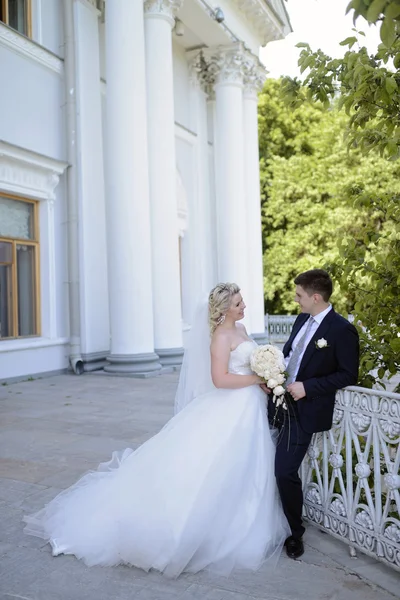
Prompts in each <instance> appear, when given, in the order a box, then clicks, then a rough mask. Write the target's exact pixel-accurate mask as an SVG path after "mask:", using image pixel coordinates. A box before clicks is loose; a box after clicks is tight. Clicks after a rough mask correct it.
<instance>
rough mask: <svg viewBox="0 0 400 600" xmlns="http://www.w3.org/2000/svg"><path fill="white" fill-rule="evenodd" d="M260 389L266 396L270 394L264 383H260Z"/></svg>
mask: <svg viewBox="0 0 400 600" xmlns="http://www.w3.org/2000/svg"><path fill="white" fill-rule="evenodd" d="M260 388H261V389H262V390H264V392H265V393H266V394H270V393H271V391H272V390H270V388H269V387H268V386H267V385H266V384H265V383H260Z"/></svg>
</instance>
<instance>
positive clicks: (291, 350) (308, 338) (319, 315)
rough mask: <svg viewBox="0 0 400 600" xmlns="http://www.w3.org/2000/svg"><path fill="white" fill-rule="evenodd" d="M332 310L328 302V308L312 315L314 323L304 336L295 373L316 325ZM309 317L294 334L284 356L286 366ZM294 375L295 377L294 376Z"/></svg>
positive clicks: (315, 329) (316, 327)
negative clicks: (304, 340) (302, 347)
mask: <svg viewBox="0 0 400 600" xmlns="http://www.w3.org/2000/svg"><path fill="white" fill-rule="evenodd" d="M330 310H332V305H331V304H330V305H329V306H328V308H326V309H325V310H323V311H322V312H320V313H318V314H317V315H315V317H314V323H313V324H312V326H311V327H310V331H309V332H308V335H307V338H306V342H305V344H304V349H303V352H302V353H301V354H300V355H299V358H298V361H297V365H296V371H295V373H296V375H297V373H298V371H299V368H300V364H301V361H302V360H303V356H304V352H305V351H306V349H307V346H308V344H309V343H310V340H311V339H312V337H313V335H314V333H315V332H316V331H317V329H318V327H319V326H320V325H321V323H322V321H323V320H324V318H325V317H326V315H327V314H328V312H329V311H330ZM308 321H309V319H307V321H305V323H304V324H303V326H302V328H301V329H300V331H299V332H298V334H297V335H296V337H295V338H294V340H293V342H292V347H291V349H290V352H289V354H288V355H287V357H286V358H285V364H286V366H288V363H289V360H290V357H291V356H292V353H293V350H294V349H295V348H296V346H297V344H298V343H299V341H300V340H301V338H302V337H303V334H304V332H305V330H306V328H307V323H308ZM296 375H295V378H296Z"/></svg>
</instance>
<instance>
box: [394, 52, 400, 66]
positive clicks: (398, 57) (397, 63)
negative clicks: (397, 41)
mask: <svg viewBox="0 0 400 600" xmlns="http://www.w3.org/2000/svg"><path fill="white" fill-rule="evenodd" d="M393 65H394V68H395V69H400V52H398V53H397V54H396V56H395V57H394V59H393Z"/></svg>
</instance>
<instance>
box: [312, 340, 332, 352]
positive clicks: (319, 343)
mask: <svg viewBox="0 0 400 600" xmlns="http://www.w3.org/2000/svg"><path fill="white" fill-rule="evenodd" d="M315 347H316V348H317V349H318V350H322V348H328V347H329V346H328V342H327V341H326V339H325V338H320V339H319V340H317V341H316V342H315Z"/></svg>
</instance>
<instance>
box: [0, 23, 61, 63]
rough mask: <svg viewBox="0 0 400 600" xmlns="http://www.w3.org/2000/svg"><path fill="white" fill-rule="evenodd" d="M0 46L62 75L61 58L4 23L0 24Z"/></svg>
mask: <svg viewBox="0 0 400 600" xmlns="http://www.w3.org/2000/svg"><path fill="white" fill-rule="evenodd" d="M0 46H3V47H5V48H8V49H10V50H12V51H14V52H16V53H17V54H20V55H21V56H23V57H24V58H29V59H30V60H33V61H34V62H36V63H38V64H41V65H43V66H44V67H46V68H47V69H50V70H51V71H55V72H56V73H59V74H62V73H63V70H64V61H63V59H62V58H60V57H59V56H57V55H56V54H53V52H50V51H49V50H47V49H46V48H44V47H43V46H40V45H39V44H37V43H36V42H33V41H32V40H30V39H29V38H27V37H25V36H24V35H22V34H21V33H19V32H18V31H15V29H12V28H11V27H8V26H7V25H4V23H0Z"/></svg>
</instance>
